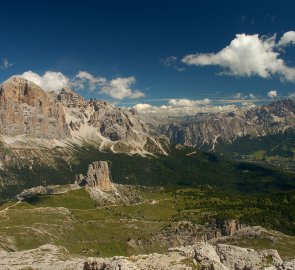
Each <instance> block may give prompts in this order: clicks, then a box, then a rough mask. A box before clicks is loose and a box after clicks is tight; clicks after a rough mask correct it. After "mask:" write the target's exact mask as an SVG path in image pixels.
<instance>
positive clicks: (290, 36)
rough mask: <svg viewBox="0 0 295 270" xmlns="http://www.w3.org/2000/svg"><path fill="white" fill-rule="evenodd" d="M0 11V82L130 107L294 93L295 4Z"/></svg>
mask: <svg viewBox="0 0 295 270" xmlns="http://www.w3.org/2000/svg"><path fill="white" fill-rule="evenodd" d="M0 12H1V24H0V37H1V42H0V61H1V62H0V81H1V82H2V81H4V80H6V79H7V78H9V77H10V76H12V75H21V76H23V77H25V78H27V79H30V80H32V81H34V82H35V83H37V84H39V85H40V86H42V87H43V88H44V89H45V90H47V91H51V90H53V91H58V90H59V89H60V88H61V87H65V86H67V87H70V88H73V89H75V90H76V91H77V92H79V93H80V94H81V95H83V96H84V97H85V98H91V97H93V98H98V99H106V100H109V101H111V102H114V103H116V104H118V105H121V106H137V108H138V109H139V110H141V109H144V108H145V109H147V108H149V109H151V108H155V107H157V106H168V107H169V106H170V107H171V106H172V107H198V106H207V105H212V104H215V105H228V104H236V103H240V104H242V103H246V102H248V103H249V104H253V103H259V102H268V101H270V100H272V99H276V98H281V97H287V96H289V95H292V93H294V92H295V46H294V45H295V32H294V31H295V16H294V12H295V1H291V0H276V1H274V0H268V1H264V0H260V1H257V0H256V1H250V0H249V1H226V0H224V1H210V0H209V1H188V0H182V1H172V0H170V1H165V0H162V1H161V0H158V1H155V0H146V1H144V0H142V1H131V0H129V1H128V0H126V1H122V0H120V1H119V0H117V1H114V0H108V1H103V0H101V1H89V0H83V1H82V0H81V1H78V0H71V1H65V0H64V1H62V0H59V1H56V0H51V1H48V0H42V1H37V0H35V1H32V0H27V1H3V2H2V3H1V11H0ZM293 96H294V94H293Z"/></svg>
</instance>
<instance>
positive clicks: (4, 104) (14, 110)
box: [0, 77, 70, 139]
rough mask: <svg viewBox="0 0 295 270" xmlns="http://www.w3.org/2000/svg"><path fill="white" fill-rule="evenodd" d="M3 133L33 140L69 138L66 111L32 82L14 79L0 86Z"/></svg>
mask: <svg viewBox="0 0 295 270" xmlns="http://www.w3.org/2000/svg"><path fill="white" fill-rule="evenodd" d="M0 134H2V135H6V136H17V135H24V136H26V137H31V138H41V139H63V138H67V137H70V133H69V129H68V126H67V124H66V121H65V112H64V109H63V106H62V105H61V104H60V103H57V102H55V100H53V99H51V98H50V97H49V95H47V93H46V92H45V91H43V90H42V89H41V88H40V87H39V86H38V85H36V84H34V83H33V82H30V81H27V80H25V79H22V78H19V77H11V78H10V79H9V80H7V81H6V82H4V83H3V84H2V85H1V86H0Z"/></svg>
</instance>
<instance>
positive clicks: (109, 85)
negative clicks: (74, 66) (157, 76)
mask: <svg viewBox="0 0 295 270" xmlns="http://www.w3.org/2000/svg"><path fill="white" fill-rule="evenodd" d="M75 77H76V80H75V82H74V84H75V85H76V86H77V87H78V88H80V89H84V88H88V89H89V90H90V91H92V92H93V91H95V90H97V89H98V92H99V93H100V94H105V95H108V96H111V97H113V98H115V99H123V98H141V97H144V93H143V92H141V91H139V90H137V89H133V85H134V84H135V82H136V79H135V77H133V76H132V77H127V78H122V77H119V78H115V79H112V80H107V79H106V78H104V77H100V76H93V75H92V74H90V73H89V72H86V71H79V73H78V74H77V75H76V76H75Z"/></svg>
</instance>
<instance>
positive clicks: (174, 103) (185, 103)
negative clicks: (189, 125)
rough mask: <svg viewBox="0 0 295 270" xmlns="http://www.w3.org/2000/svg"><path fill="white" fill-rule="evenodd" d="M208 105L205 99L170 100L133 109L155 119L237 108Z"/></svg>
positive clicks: (137, 106) (208, 101)
mask: <svg viewBox="0 0 295 270" xmlns="http://www.w3.org/2000/svg"><path fill="white" fill-rule="evenodd" d="M210 103H211V102H210V100H209V99H207V98H206V99H203V100H190V99H170V100H168V101H167V104H166V105H161V106H154V105H151V104H148V103H138V104H136V105H134V106H133V108H134V109H136V110H137V111H138V112H139V113H140V114H143V115H148V116H149V115H154V116H156V117H168V116H185V115H195V114H196V113H199V112H204V113H212V112H229V111H233V110H235V109H236V108H237V107H236V105H234V104H230V105H211V104H210Z"/></svg>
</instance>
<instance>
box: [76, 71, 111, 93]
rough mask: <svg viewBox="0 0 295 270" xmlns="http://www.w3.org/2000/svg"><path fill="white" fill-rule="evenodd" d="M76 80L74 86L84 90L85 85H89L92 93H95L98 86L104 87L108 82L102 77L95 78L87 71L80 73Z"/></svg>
mask: <svg viewBox="0 0 295 270" xmlns="http://www.w3.org/2000/svg"><path fill="white" fill-rule="evenodd" d="M75 78H76V80H75V82H74V86H76V87H78V88H81V89H83V88H85V84H87V86H88V89H89V90H90V91H91V92H93V91H95V89H96V88H97V85H102V84H105V83H106V82H107V79H106V78H103V77H100V76H97V77H94V76H93V75H92V74H90V73H89V72H87V71H79V72H78V74H77V75H76V76H75Z"/></svg>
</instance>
